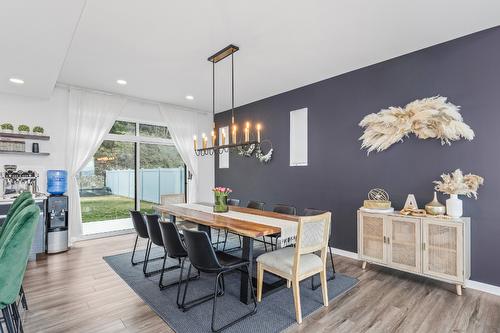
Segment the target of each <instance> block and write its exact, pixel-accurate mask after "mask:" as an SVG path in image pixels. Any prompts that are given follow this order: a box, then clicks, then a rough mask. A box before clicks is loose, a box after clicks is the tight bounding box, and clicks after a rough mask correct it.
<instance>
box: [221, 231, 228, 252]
mask: <svg viewBox="0 0 500 333" xmlns="http://www.w3.org/2000/svg"><path fill="white" fill-rule="evenodd" d="M227 234H229V231H227V230H224V246H222V252H224V251H226V243H227Z"/></svg>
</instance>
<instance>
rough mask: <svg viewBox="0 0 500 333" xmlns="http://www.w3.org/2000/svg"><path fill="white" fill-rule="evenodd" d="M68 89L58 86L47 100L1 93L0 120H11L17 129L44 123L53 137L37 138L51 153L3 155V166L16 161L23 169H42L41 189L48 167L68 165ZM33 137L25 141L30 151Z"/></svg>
mask: <svg viewBox="0 0 500 333" xmlns="http://www.w3.org/2000/svg"><path fill="white" fill-rule="evenodd" d="M67 109H68V92H67V90H64V89H55V90H54V93H53V95H52V97H51V98H50V99H48V100H45V99H37V98H29V97H23V96H17V95H7V94H0V123H2V124H3V123H6V122H7V123H12V124H13V125H14V128H15V130H17V126H18V125H20V124H26V125H28V126H29V127H30V128H33V127H34V126H37V125H38V126H42V127H43V128H44V129H45V134H46V135H49V136H50V137H51V139H50V141H37V142H38V143H39V145H40V151H41V152H49V153H50V156H16V155H0V169H1V170H2V171H3V166H4V165H5V164H15V165H17V166H18V168H20V169H32V170H36V171H38V172H39V173H40V184H39V185H40V190H41V191H45V190H46V171H47V170H50V169H65V168H66V158H65V156H66V135H67V132H66V125H67V121H68V118H67ZM32 142H33V141H27V142H26V150H27V151H31V144H32Z"/></svg>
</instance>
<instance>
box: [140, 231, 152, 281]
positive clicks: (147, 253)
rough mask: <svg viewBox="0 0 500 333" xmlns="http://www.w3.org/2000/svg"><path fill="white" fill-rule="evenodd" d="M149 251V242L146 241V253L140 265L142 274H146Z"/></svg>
mask: <svg viewBox="0 0 500 333" xmlns="http://www.w3.org/2000/svg"><path fill="white" fill-rule="evenodd" d="M150 250H151V241H150V240H149V239H148V243H147V244H146V252H145V253H144V262H143V264H142V272H143V273H144V274H146V270H147V268H148V259H149V251H150Z"/></svg>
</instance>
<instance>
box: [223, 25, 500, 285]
mask: <svg viewBox="0 0 500 333" xmlns="http://www.w3.org/2000/svg"><path fill="white" fill-rule="evenodd" d="M296 70H297V73H298V74H297V75H300V71H301V69H300V68H297V69H296ZM269 75H279V73H269ZM262 79H263V80H265V77H263V78H262ZM435 95H442V96H446V97H448V98H449V101H451V102H452V103H454V104H457V105H460V106H461V107H462V111H461V113H462V115H463V117H464V120H465V122H466V123H467V124H469V125H470V126H471V127H472V129H473V130H474V131H475V133H476V138H475V139H474V140H473V141H470V142H469V141H466V140H461V141H458V142H455V143H452V145H451V146H442V145H441V143H440V142H439V141H438V140H418V139H415V138H414V137H410V138H407V139H405V141H404V142H403V143H398V144H395V145H394V146H392V147H391V148H389V149H388V150H387V151H384V152H381V153H372V154H370V155H369V156H367V154H366V151H362V150H360V145H361V142H360V141H358V138H359V137H360V136H361V134H362V129H361V128H360V127H358V123H359V121H360V120H361V119H362V118H363V117H364V116H365V115H367V114H369V113H372V112H378V111H379V110H380V109H382V108H386V107H389V106H400V105H405V104H406V103H408V102H411V101H413V100H415V99H418V98H423V97H430V96H435ZM304 107H306V108H308V109H309V119H308V121H309V127H308V128H309V134H308V135H309V165H308V166H306V167H290V166H289V123H290V120H289V112H290V111H292V110H296V109H300V108H304ZM236 119H237V121H239V123H240V128H241V124H243V122H244V121H247V120H249V121H251V122H252V123H256V122H261V123H262V124H263V126H264V129H263V138H268V139H270V140H271V141H272V143H273V146H274V156H273V159H272V161H271V162H270V163H269V164H267V165H264V164H261V163H259V162H258V161H257V160H256V159H255V158H244V157H240V156H237V155H234V154H233V155H231V156H230V161H229V166H230V167H229V169H219V168H218V165H217V163H218V162H217V160H216V171H215V183H216V185H223V186H229V187H231V188H232V189H233V190H234V193H233V194H232V196H233V197H234V198H239V199H241V200H242V204H246V202H247V200H250V199H254V200H262V201H265V202H266V209H269V210H270V209H272V205H273V204H275V203H285V204H291V205H295V206H296V207H297V208H298V209H299V211H301V210H302V209H303V208H306V207H312V208H319V209H328V210H331V211H332V212H333V229H332V234H333V242H332V243H333V246H334V247H337V248H340V249H344V250H347V251H354V252H355V251H356V249H357V244H356V210H357V209H358V208H359V207H360V206H361V205H362V203H363V199H365V198H366V196H367V193H368V191H369V190H370V189H371V188H374V187H381V188H384V189H386V190H387V191H388V192H389V195H390V197H391V200H392V202H393V206H394V207H395V208H396V209H398V208H401V207H402V205H403V204H404V201H405V199H406V196H407V195H408V194H409V193H413V194H415V196H416V198H417V201H418V203H419V205H421V206H423V205H424V204H425V203H426V202H429V201H430V200H431V199H432V192H433V184H432V181H433V180H436V179H439V176H440V174H441V173H443V172H450V171H453V170H454V169H456V168H461V169H462V171H464V172H472V173H475V174H478V175H481V176H483V177H484V178H485V185H484V186H482V187H481V188H480V190H479V199H478V200H477V201H476V200H474V199H468V198H462V199H464V200H463V201H464V216H471V217H472V279H473V280H476V281H481V282H484V283H490V284H493V285H497V286H500V265H498V263H497V262H498V260H497V256H498V255H500V147H499V145H500V27H496V28H493V29H489V30H485V31H482V32H479V33H476V34H472V35H469V36H466V37H463V38H459V39H456V40H453V41H450V42H447V43H444V44H440V45H437V46H433V47H430V48H427V49H424V50H421V51H418V52H414V53H411V54H408V55H404V56H401V57H398V58H395V59H391V60H388V61H385V62H382V63H378V64H375V65H372V66H369V67H365V68H362V69H359V70H356V71H353V72H350V73H346V74H343V75H340V76H336V77H333V78H330V79H327V80H324V81H321V82H318V83H314V84H311V85H308V86H305V87H302V88H298V89H295V90H292V91H289V92H286V93H283V94H279V95H276V96H273V97H269V98H266V99H263V100H260V101H257V102H254V103H251V104H248V105H244V106H241V107H239V108H237V110H236ZM216 122H217V125H218V126H224V125H227V124H229V123H230V112H224V113H220V114H218V115H217V117H216ZM439 199H440V201H441V202H444V200H445V199H446V198H445V197H444V196H440V197H439Z"/></svg>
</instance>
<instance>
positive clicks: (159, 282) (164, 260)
mask: <svg viewBox="0 0 500 333" xmlns="http://www.w3.org/2000/svg"><path fill="white" fill-rule="evenodd" d="M166 262H167V251H165V256H164V258H163V265H162V266H161V274H160V281H158V287H159V288H160V289H162V287H163V274H164V273H165V263H166Z"/></svg>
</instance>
